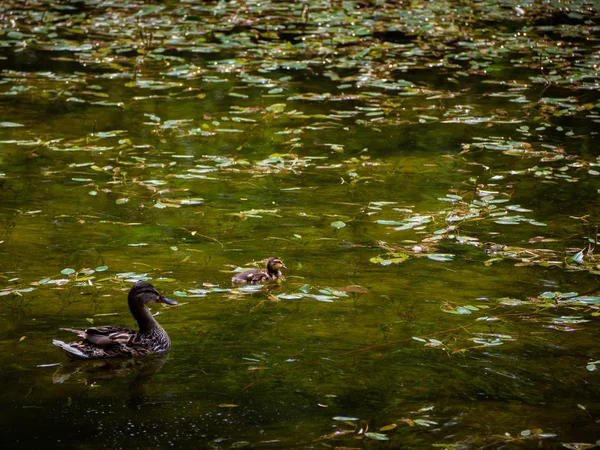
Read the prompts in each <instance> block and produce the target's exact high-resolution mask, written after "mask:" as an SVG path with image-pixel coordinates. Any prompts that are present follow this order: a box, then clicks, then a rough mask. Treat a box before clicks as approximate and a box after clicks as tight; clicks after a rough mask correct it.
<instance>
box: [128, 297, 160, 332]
mask: <svg viewBox="0 0 600 450" xmlns="http://www.w3.org/2000/svg"><path fill="white" fill-rule="evenodd" d="M129 310H130V311H131V315H132V316H133V317H134V318H135V320H136V321H137V323H138V327H139V329H140V333H147V332H149V331H151V330H154V329H156V328H160V325H159V324H158V322H157V321H156V320H155V319H154V317H152V313H151V312H150V310H149V309H148V308H146V305H144V304H143V303H140V302H136V301H131V300H130V301H129Z"/></svg>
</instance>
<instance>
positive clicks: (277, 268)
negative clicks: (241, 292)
mask: <svg viewBox="0 0 600 450" xmlns="http://www.w3.org/2000/svg"><path fill="white" fill-rule="evenodd" d="M281 269H287V267H286V266H285V264H284V263H283V261H282V260H281V258H278V257H277V256H271V257H270V258H269V259H268V260H267V270H264V269H250V270H246V271H245V272H242V273H238V274H237V275H236V276H234V277H233V278H232V279H231V282H232V283H233V284H258V283H266V282H269V281H275V280H280V279H282V278H283V274H282V273H281Z"/></svg>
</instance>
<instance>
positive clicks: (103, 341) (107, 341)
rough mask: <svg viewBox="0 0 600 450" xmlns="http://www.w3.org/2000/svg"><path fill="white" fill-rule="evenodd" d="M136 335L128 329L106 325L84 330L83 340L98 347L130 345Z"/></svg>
mask: <svg viewBox="0 0 600 450" xmlns="http://www.w3.org/2000/svg"><path fill="white" fill-rule="evenodd" d="M137 334H138V333H137V331H134V330H131V329H129V328H125V327H118V326H111V325H108V326H104V327H95V328H88V329H87V330H85V336H84V337H83V340H84V341H86V342H88V343H90V344H93V345H97V346H100V347H105V346H112V345H130V344H131V343H132V341H133V340H134V338H135V337H136V335H137Z"/></svg>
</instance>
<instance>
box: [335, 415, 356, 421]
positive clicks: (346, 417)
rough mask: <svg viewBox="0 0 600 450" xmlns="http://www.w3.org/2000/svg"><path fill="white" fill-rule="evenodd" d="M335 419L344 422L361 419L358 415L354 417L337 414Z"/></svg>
mask: <svg viewBox="0 0 600 450" xmlns="http://www.w3.org/2000/svg"><path fill="white" fill-rule="evenodd" d="M333 420H338V421H342V422H356V421H357V420H360V419H359V418H358V417H352V416H335V417H334V418H333Z"/></svg>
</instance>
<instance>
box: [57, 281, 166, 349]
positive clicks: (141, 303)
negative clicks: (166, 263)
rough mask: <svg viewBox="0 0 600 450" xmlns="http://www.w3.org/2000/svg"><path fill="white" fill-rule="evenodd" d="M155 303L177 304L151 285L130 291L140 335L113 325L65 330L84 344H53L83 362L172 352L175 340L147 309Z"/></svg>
mask: <svg viewBox="0 0 600 450" xmlns="http://www.w3.org/2000/svg"><path fill="white" fill-rule="evenodd" d="M155 302H156V303H166V304H167V305H176V304H177V302H176V301H174V300H171V299H170V298H167V297H165V296H164V295H162V294H160V293H159V292H158V291H157V290H156V289H155V288H154V286H152V285H151V284H150V283H146V282H145V281H138V282H137V283H135V284H134V285H133V287H132V288H131V290H130V291H129V295H128V297H127V303H128V304H129V310H130V311H131V315H132V316H133V317H134V318H135V320H136V321H137V323H138V327H139V331H135V330H131V329H129V328H125V327H120V326H111V325H109V326H104V327H94V328H88V329H86V330H84V331H81V330H73V329H71V328H61V330H63V331H70V332H72V333H75V334H76V335H77V336H78V337H79V338H80V340H79V341H75V342H71V343H69V344H66V343H64V342H63V341H58V340H53V341H52V343H53V344H54V345H56V346H57V347H60V348H61V349H63V350H64V351H65V352H67V353H68V355H69V356H71V357H75V358H82V359H104V358H119V357H135V356H144V355H154V354H158V353H163V352H166V351H167V350H169V349H170V348H171V340H170V339H169V336H168V335H167V332H166V331H165V330H164V329H163V328H162V327H161V326H160V324H159V323H158V322H157V321H156V319H155V318H154V317H153V316H152V313H151V312H150V310H149V309H148V308H147V307H146V305H148V304H150V303H155Z"/></svg>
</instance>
